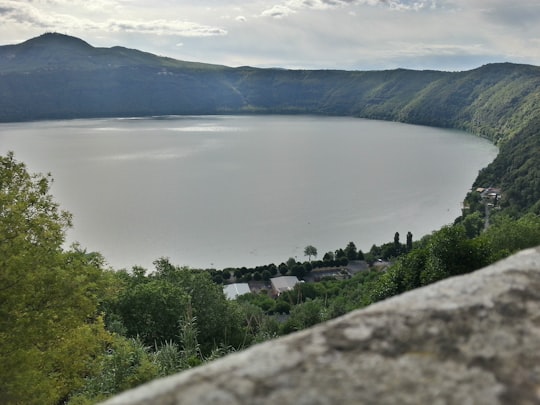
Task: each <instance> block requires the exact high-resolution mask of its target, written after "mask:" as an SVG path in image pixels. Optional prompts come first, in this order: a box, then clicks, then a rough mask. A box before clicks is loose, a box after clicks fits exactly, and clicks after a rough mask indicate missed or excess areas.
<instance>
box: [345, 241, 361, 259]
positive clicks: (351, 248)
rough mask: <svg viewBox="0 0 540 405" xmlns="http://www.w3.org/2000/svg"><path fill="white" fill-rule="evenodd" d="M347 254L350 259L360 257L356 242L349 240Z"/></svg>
mask: <svg viewBox="0 0 540 405" xmlns="http://www.w3.org/2000/svg"><path fill="white" fill-rule="evenodd" d="M345 255H346V256H347V259H349V260H356V259H358V252H357V250H356V245H355V244H354V242H349V244H348V245H347V247H346V248H345Z"/></svg>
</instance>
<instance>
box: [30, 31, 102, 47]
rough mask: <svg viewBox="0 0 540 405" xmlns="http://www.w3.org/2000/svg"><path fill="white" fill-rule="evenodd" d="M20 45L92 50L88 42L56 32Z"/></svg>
mask: <svg viewBox="0 0 540 405" xmlns="http://www.w3.org/2000/svg"><path fill="white" fill-rule="evenodd" d="M21 45H26V46H34V45H37V46H62V47H74V48H86V49H88V48H93V47H92V45H90V44H89V43H88V42H85V41H83V40H82V39H80V38H76V37H72V36H70V35H66V34H60V33H58V32H47V33H45V34H42V35H40V36H38V37H35V38H31V39H29V40H28V41H25V42H23V43H22V44H21Z"/></svg>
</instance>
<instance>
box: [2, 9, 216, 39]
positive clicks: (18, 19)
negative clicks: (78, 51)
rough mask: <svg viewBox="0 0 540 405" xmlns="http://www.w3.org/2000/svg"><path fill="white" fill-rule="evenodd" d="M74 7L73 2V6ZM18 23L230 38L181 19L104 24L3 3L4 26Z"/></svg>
mask: <svg viewBox="0 0 540 405" xmlns="http://www.w3.org/2000/svg"><path fill="white" fill-rule="evenodd" d="M45 2H46V3H48V4H57V5H64V4H69V3H68V2H66V1H65V0H45ZM99 2H100V3H102V4H110V5H112V4H113V3H112V2H109V1H108V0H99ZM71 4H73V3H71ZM2 22H4V23H8V22H9V23H16V24H20V25H25V26H31V27H34V28H39V29H44V30H53V31H62V32H66V31H72V30H87V31H106V32H127V33H140V34H153V35H174V36H183V37H209V36H222V35H227V31H226V30H225V29H223V28H220V27H215V26H209V25H203V24H198V23H195V22H191V21H181V20H167V19H154V20H142V19H141V20H138V19H125V20H118V19H114V20H113V19H107V20H105V21H104V22H102V21H97V20H93V19H90V18H83V17H75V16H73V15H68V14H65V13H59V12H54V11H40V10H39V9H37V8H36V7H34V6H32V5H31V4H28V3H21V2H15V1H2V0H0V23H2Z"/></svg>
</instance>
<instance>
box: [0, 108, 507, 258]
mask: <svg viewBox="0 0 540 405" xmlns="http://www.w3.org/2000/svg"><path fill="white" fill-rule="evenodd" d="M9 150H12V151H14V152H15V156H16V158H17V159H18V160H21V161H23V162H25V163H26V164H27V166H28V168H29V169H30V170H31V171H33V172H51V173H52V175H53V177H54V179H55V182H54V185H53V189H52V190H53V194H54V196H55V198H56V200H57V201H58V202H59V203H60V204H61V206H62V208H64V209H67V210H69V211H70V212H72V213H73V215H74V228H73V229H72V230H71V231H70V232H69V234H68V239H69V241H70V242H71V241H79V242H80V243H81V245H82V246H84V247H86V248H88V250H91V251H99V252H101V253H102V254H103V255H104V256H105V258H106V259H107V261H108V263H109V264H110V265H112V266H113V267H115V268H122V267H125V268H130V267H131V266H133V265H142V266H144V267H147V268H151V267H152V264H151V263H152V261H153V260H155V259H157V258H159V257H162V256H167V257H169V258H170V259H171V262H173V263H174V264H178V265H188V266H191V267H203V268H207V267H216V268H224V267H228V266H255V265H262V264H267V263H276V264H279V263H281V262H282V261H286V260H287V259H288V258H289V257H297V259H298V260H304V259H305V258H304V256H303V250H304V247H305V246H306V245H308V244H310V245H313V246H315V247H317V249H318V252H319V257H322V256H323V255H324V253H325V252H327V251H329V250H335V249H338V248H341V247H345V246H346V244H347V243H348V242H349V241H353V242H354V243H355V244H356V246H357V247H358V248H361V249H363V250H364V251H367V250H369V248H370V247H371V245H372V244H373V243H377V244H380V243H384V242H389V241H392V240H393V238H394V233H395V232H396V231H397V232H399V233H400V235H401V239H402V241H404V240H405V235H406V234H407V232H408V231H411V232H412V233H413V235H414V238H415V239H417V238H419V237H421V236H423V235H425V234H427V233H430V232H431V231H433V230H435V229H438V228H440V227H441V226H442V225H444V224H448V223H451V222H452V221H453V220H454V219H455V218H456V217H457V216H458V215H459V214H460V201H461V200H462V199H463V197H464V196H465V194H466V192H467V190H468V189H469V188H470V186H471V184H472V182H473V180H474V179H475V177H476V175H477V173H478V170H479V169H481V168H482V167H485V166H486V165H487V164H488V163H489V162H491V161H492V160H493V159H494V158H495V156H496V154H497V148H496V147H495V146H493V145H492V144H491V143H489V142H488V141H486V140H484V139H480V138H478V137H475V136H472V135H469V134H466V133H463V132H459V131H454V130H444V129H436V128H429V127H421V126H414V125H406V124H398V123H391V122H382V121H369V120H362V119H355V118H328V117H312V116H203V117H163V118H145V119H91V120H90V119H89V120H68V121H50V122H49V121H46V122H33V123H17V124H2V125H0V153H2V154H5V153H6V152H7V151H9Z"/></svg>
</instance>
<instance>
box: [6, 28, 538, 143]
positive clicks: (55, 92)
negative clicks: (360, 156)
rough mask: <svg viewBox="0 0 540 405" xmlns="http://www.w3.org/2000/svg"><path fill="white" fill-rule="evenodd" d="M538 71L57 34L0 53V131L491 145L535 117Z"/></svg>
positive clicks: (494, 65) (513, 133) (499, 66)
mask: <svg viewBox="0 0 540 405" xmlns="http://www.w3.org/2000/svg"><path fill="white" fill-rule="evenodd" d="M539 89H540V68H538V67H535V66H527V65H515V64H493V65H486V66H483V67H480V68H478V69H475V70H472V71H467V72H455V73H449V72H436V71H411V70H404V69H397V70H391V71H370V72H359V71H337V70H332V71H329V70H285V69H256V68H250V67H240V68H230V67H226V66H219V65H209V64H201V63H193V62H183V61H177V60H174V59H170V58H164V57H159V56H155V55H152V54H149V53H144V52H141V51H137V50H133V49H126V48H121V47H113V48H94V47H92V46H91V45H89V44H88V43H86V42H84V41H82V40H80V39H77V38H73V37H69V36H66V35H61V34H44V35H42V36H40V37H37V38H34V39H31V40H28V41H26V42H24V43H22V44H18V45H9V46H3V47H0V121H3V122H6V121H22V120H35V119H57V118H75V117H101V116H141V115H142V116H144V115H163V114H180V115H181V114H223V113H250V112H253V113H272V114H274V113H279V114H290V113H302V114H328V115H348V116H358V117H365V118H376V119H385V120H395V121H403V122H410V123H416V124H425V125H434V126H441V127H453V128H460V129H466V130H469V131H472V132H474V133H478V134H482V135H484V136H486V137H488V138H490V139H492V140H494V141H496V142H500V141H505V140H507V139H509V138H511V137H512V136H514V135H515V134H516V133H517V132H518V131H519V130H520V129H521V128H524V127H525V126H526V123H527V121H528V120H529V119H530V118H531V117H532V116H534V115H535V114H537V113H538V112H539V111H540V91H539Z"/></svg>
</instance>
